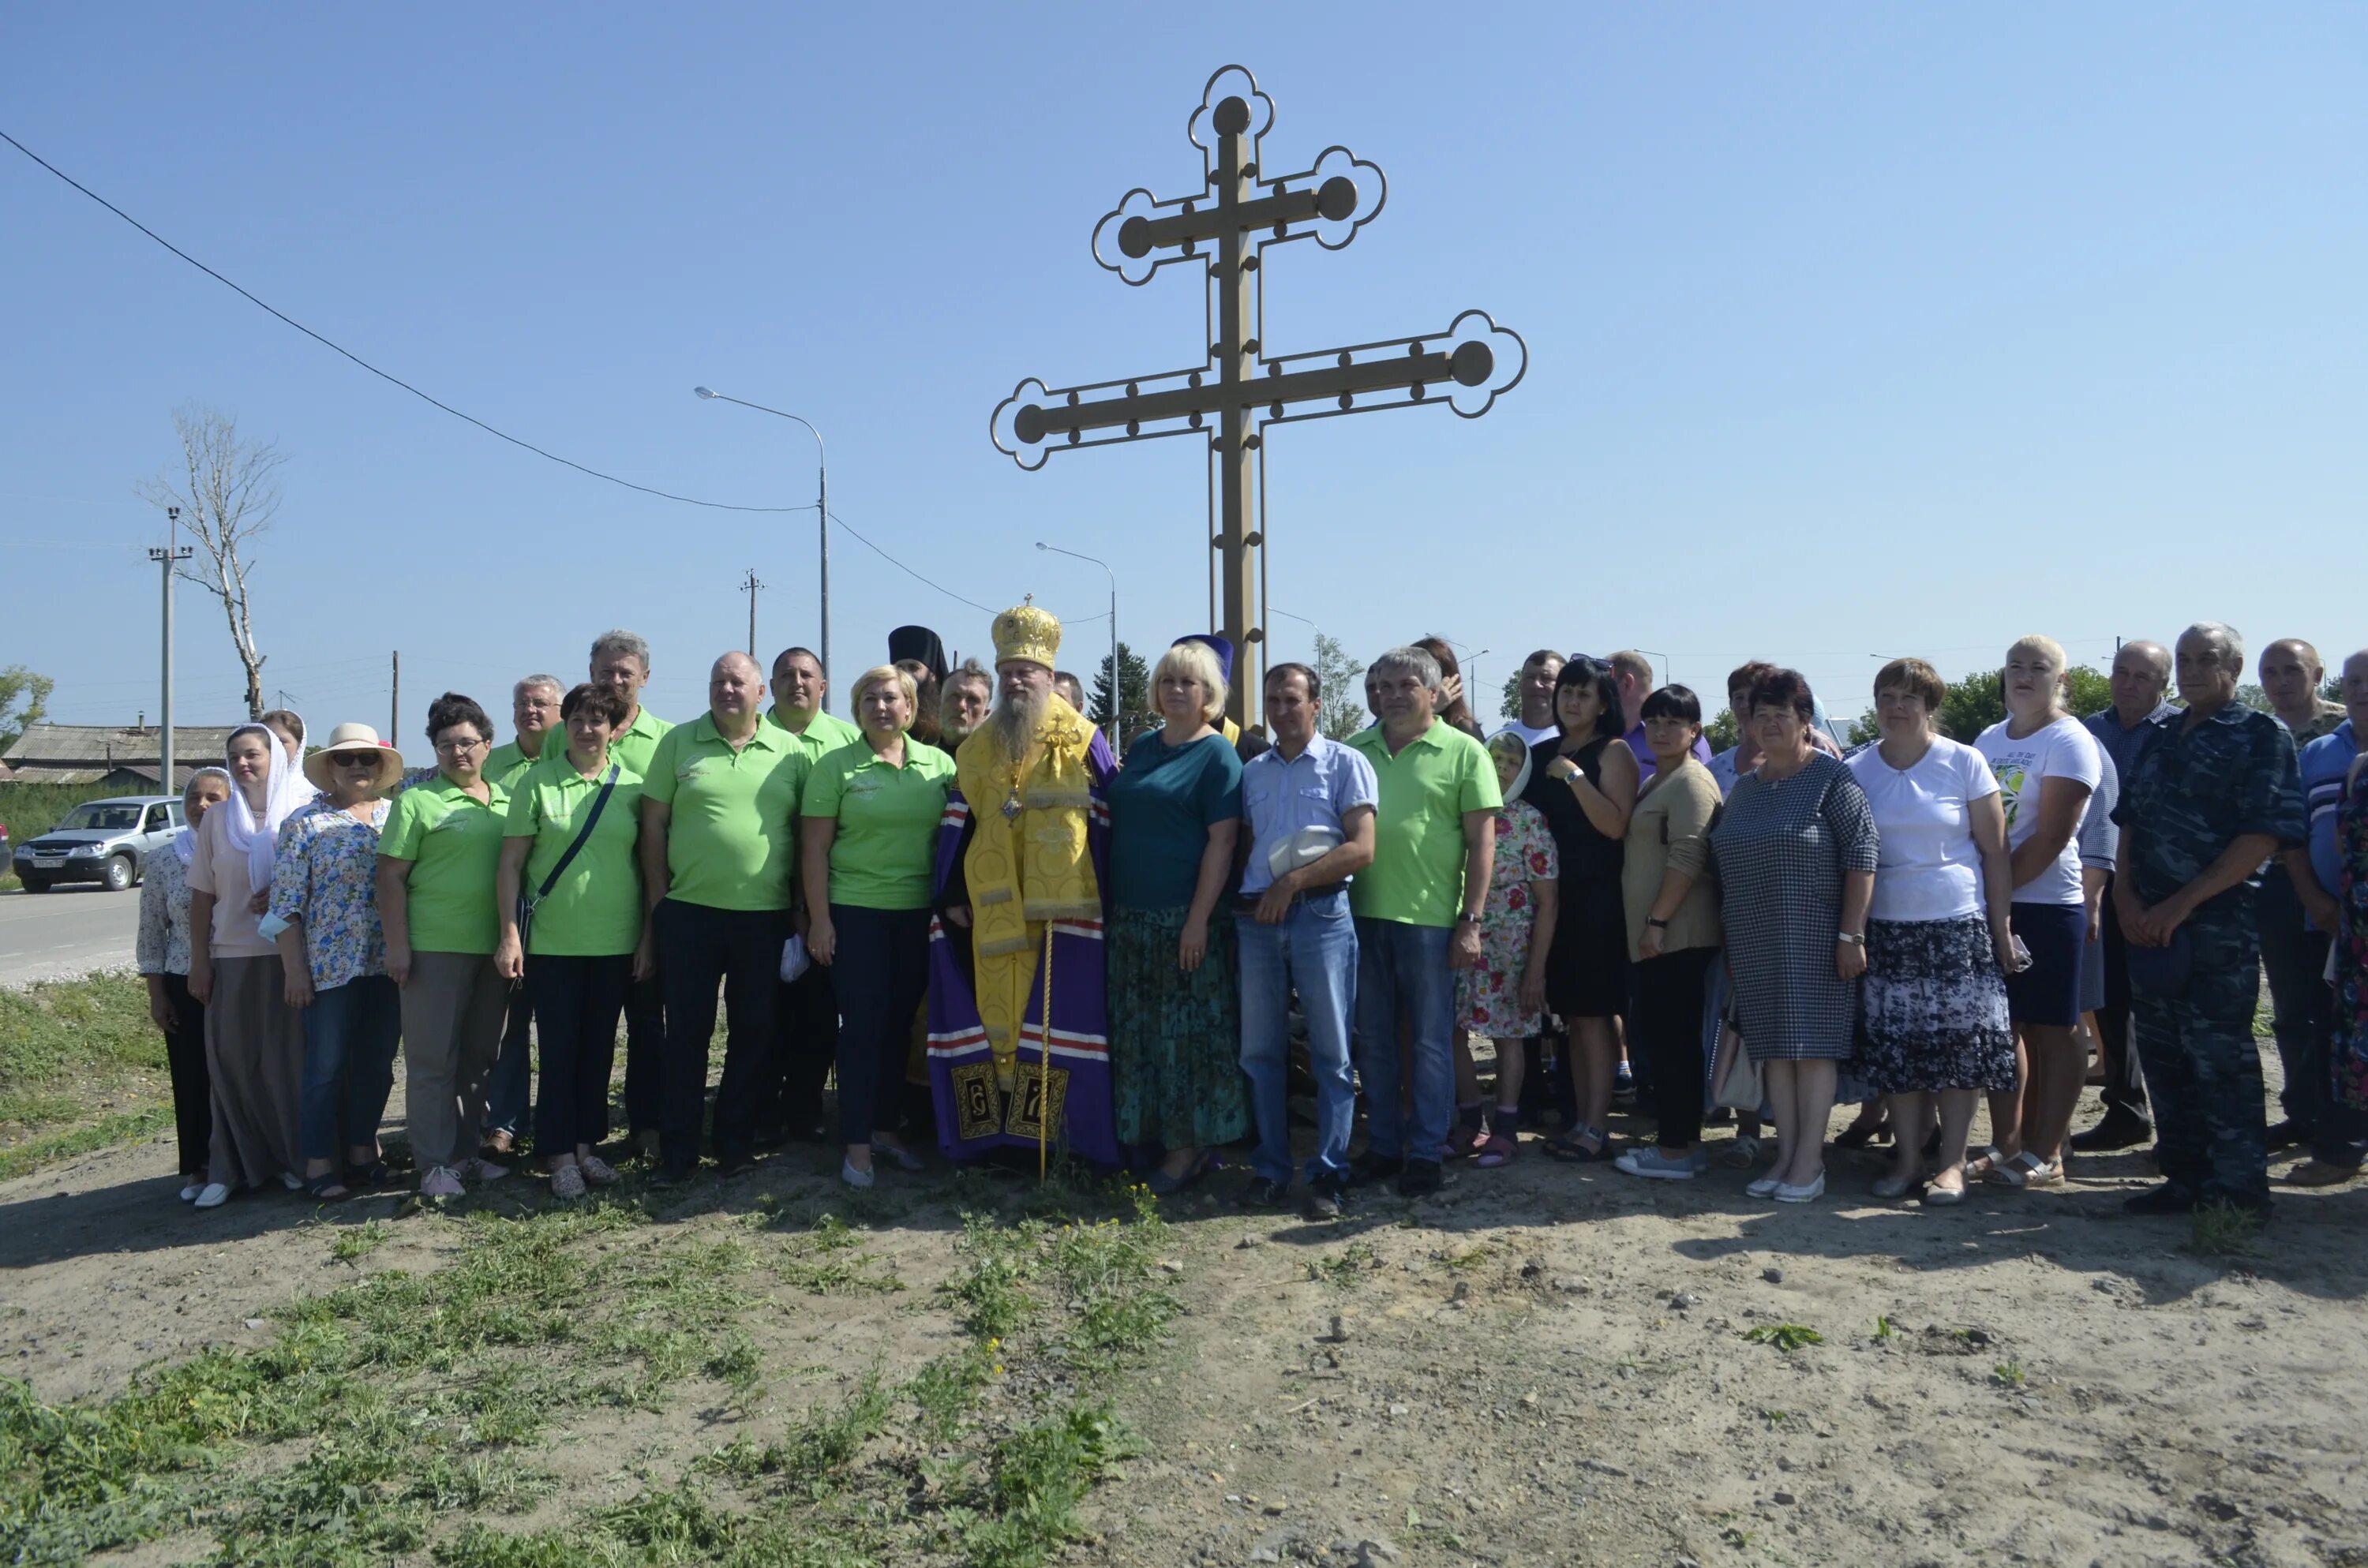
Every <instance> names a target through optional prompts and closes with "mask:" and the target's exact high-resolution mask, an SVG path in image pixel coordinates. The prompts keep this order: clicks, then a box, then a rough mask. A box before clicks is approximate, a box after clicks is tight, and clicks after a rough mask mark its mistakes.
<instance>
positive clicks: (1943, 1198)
mask: <svg viewBox="0 0 2368 1568" xmlns="http://www.w3.org/2000/svg"><path fill="white" fill-rule="evenodd" d="M1964 1200H1965V1189H1964V1187H1942V1186H1941V1184H1940V1183H1939V1182H1937V1181H1935V1182H1927V1183H1925V1185H1924V1199H1923V1201H1924V1207H1925V1208H1927V1209H1947V1208H1951V1207H1952V1206H1953V1205H1956V1204H1959V1203H1963V1202H1964Z"/></svg>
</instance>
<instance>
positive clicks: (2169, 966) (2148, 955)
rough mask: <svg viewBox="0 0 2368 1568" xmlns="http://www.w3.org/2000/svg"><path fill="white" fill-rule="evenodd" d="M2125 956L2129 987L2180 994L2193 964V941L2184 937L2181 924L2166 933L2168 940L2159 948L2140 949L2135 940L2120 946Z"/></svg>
mask: <svg viewBox="0 0 2368 1568" xmlns="http://www.w3.org/2000/svg"><path fill="white" fill-rule="evenodd" d="M2123 952H2124V954H2125V955H2126V956H2127V961H2128V965H2129V974H2130V988H2131V989H2132V990H2134V991H2143V992H2145V993H2146V994H2147V995H2149V996H2173V997H2176V996H2184V995H2186V994H2187V985H2188V982H2189V980H2190V979H2191V978H2192V971H2193V970H2194V967H2195V944H2194V943H2192V942H2191V941H2189V940H2188V938H2187V927H2186V926H2180V928H2179V929H2178V930H2176V931H2173V932H2172V933H2171V934H2170V940H2169V943H2167V944H2166V945H2164V946H2162V947H2159V948H2141V947H2139V946H2138V945H2137V944H2136V943H2135V942H2132V943H2130V944H2129V945H2128V946H2127V947H2126V948H2124V949H2123Z"/></svg>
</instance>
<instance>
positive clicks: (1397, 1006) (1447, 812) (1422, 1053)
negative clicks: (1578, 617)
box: [1348, 647, 1505, 1198]
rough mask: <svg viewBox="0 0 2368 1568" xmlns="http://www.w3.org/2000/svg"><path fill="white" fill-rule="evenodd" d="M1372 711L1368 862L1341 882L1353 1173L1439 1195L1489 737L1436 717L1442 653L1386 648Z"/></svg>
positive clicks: (1484, 843) (1357, 739)
mask: <svg viewBox="0 0 2368 1568" xmlns="http://www.w3.org/2000/svg"><path fill="white" fill-rule="evenodd" d="M1365 682H1366V689H1367V690H1368V691H1370V692H1372V695H1373V699H1374V702H1375V706H1376V707H1377V709H1378V710H1379V711H1380V713H1381V718H1382V722H1380V723H1379V724H1376V725H1374V726H1373V727H1372V728H1371V729H1369V730H1360V731H1359V732H1358V733H1356V734H1354V735H1351V736H1349V742H1348V744H1349V745H1351V746H1354V747H1355V748H1357V750H1359V751H1360V752H1362V753H1363V754H1364V756H1365V759H1366V760H1367V761H1368V762H1371V763H1372V765H1373V776H1374V778H1375V780H1376V783H1377V784H1378V786H1379V795H1380V800H1379V802H1378V803H1377V805H1376V806H1375V808H1374V817H1373V830H1374V831H1373V863H1372V865H1370V866H1368V867H1366V868H1365V869H1363V870H1362V871H1360V872H1359V873H1358V874H1357V880H1356V881H1353V882H1351V883H1349V912H1350V913H1351V914H1353V915H1355V916H1356V918H1357V1070H1358V1072H1359V1073H1360V1074H1361V1075H1362V1076H1363V1078H1364V1081H1365V1095H1366V1099H1367V1103H1368V1113H1367V1121H1366V1144H1365V1153H1362V1154H1360V1155H1359V1156H1358V1157H1357V1159H1356V1160H1355V1161H1354V1162H1352V1163H1351V1165H1349V1179H1350V1180H1351V1181H1353V1182H1373V1181H1380V1180H1382V1179H1383V1178H1385V1177H1387V1176H1397V1178H1398V1191H1399V1192H1400V1193H1402V1194H1404V1195H1405V1196H1406V1197H1408V1198H1417V1197H1420V1196H1421V1195H1422V1194H1424V1193H1428V1192H1436V1191H1438V1190H1439V1187H1440V1183H1441V1181H1442V1175H1441V1163H1442V1161H1443V1160H1444V1158H1445V1155H1446V1149H1447V1134H1448V1130H1449V1128H1450V1126H1451V1125H1452V1122H1453V1120H1454V1116H1455V1058H1454V1043H1455V975H1454V973H1453V971H1456V970H1459V969H1469V968H1470V967H1471V966H1472V965H1473V963H1474V961H1475V960H1478V958H1479V956H1480V916H1481V915H1482V913H1483V912H1484V911H1485V910H1486V908H1487V907H1488V873H1489V870H1490V868H1491V865H1492V863H1493V861H1494V859H1495V857H1496V843H1497V829H1496V820H1497V810H1498V808H1500V807H1501V806H1503V804H1504V803H1505V802H1504V796H1503V794H1502V792H1501V791H1500V790H1498V788H1497V768H1496V765H1495V764H1494V763H1492V762H1490V761H1489V760H1488V751H1487V748H1486V747H1485V746H1483V745H1482V744H1480V743H1479V742H1478V741H1475V740H1474V739H1473V738H1472V737H1471V736H1469V735H1467V734H1465V733H1463V731H1461V730H1459V729H1456V728H1455V727H1454V726H1453V725H1452V724H1442V723H1440V722H1439V718H1438V706H1439V685H1440V669H1439V661H1438V660H1436V659H1434V658H1432V657H1431V656H1430V654H1429V653H1426V652H1424V651H1423V650H1422V649H1420V648H1414V647H1406V648H1393V649H1391V650H1390V651H1389V652H1388V653H1383V655H1382V656H1381V657H1380V658H1378V659H1376V660H1374V661H1373V667H1372V670H1371V671H1370V672H1368V674H1367V675H1366V677H1365ZM1401 1010H1403V1011H1404V1012H1405V1013H1406V1017H1408V1018H1409V1019H1410V1020H1411V1022H1412V1025H1413V1029H1414V1113H1413V1116H1412V1118H1411V1122H1412V1125H1411V1126H1404V1125H1402V1121H1403V1120H1404V1119H1402V1117H1401V1115H1400V1112H1399V1110H1398V1029H1397V1018H1398V1015H1399V1012H1400V1011H1401Z"/></svg>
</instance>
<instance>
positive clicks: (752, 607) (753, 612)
mask: <svg viewBox="0 0 2368 1568" xmlns="http://www.w3.org/2000/svg"><path fill="white" fill-rule="evenodd" d="M740 586H741V587H742V588H743V589H744V590H746V593H747V595H748V656H749V657H750V658H752V659H753V658H755V657H756V656H757V589H759V588H761V587H763V586H764V584H762V583H760V582H758V581H757V569H756V568H755V567H754V566H751V567H749V568H748V574H747V575H746V577H743V578H742V579H741V580H740Z"/></svg>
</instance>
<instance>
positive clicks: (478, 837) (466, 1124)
mask: <svg viewBox="0 0 2368 1568" xmlns="http://www.w3.org/2000/svg"><path fill="white" fill-rule="evenodd" d="M427 739H428V742H429V744H432V745H433V746H434V747H435V748H436V771H435V773H434V774H433V775H432V776H430V777H429V778H426V779H423V780H421V781H420V782H419V783H416V784H414V785H412V786H411V787H410V788H409V789H407V790H404V792H403V793H402V794H400V795H397V796H396V797H395V798H394V809H393V811H392V812H389V813H388V816H387V821H386V827H385V830H384V831H383V832H381V834H380V835H379V840H378V917H379V924H380V926H382V927H383V928H384V930H385V932H386V972H387V977H388V978H389V979H391V980H393V982H394V983H395V984H396V985H397V986H399V987H400V988H401V991H400V995H401V996H402V1000H403V1060H404V1081H403V1082H404V1103H405V1104H406V1106H407V1107H408V1110H407V1111H406V1113H405V1114H406V1115H407V1117H408V1119H409V1120H410V1124H411V1152H412V1154H413V1156H414V1157H415V1158H416V1160H417V1161H418V1162H419V1171H420V1182H419V1190H420V1191H421V1192H423V1193H426V1194H427V1196H429V1197H431V1198H455V1197H458V1196H459V1195H460V1193H461V1177H462V1176H475V1177H477V1179H479V1180H481V1181H488V1180H492V1179H493V1178H495V1177H496V1176H507V1175H508V1174H509V1173H508V1172H507V1170H505V1169H504V1168H503V1167H501V1166H500V1165H495V1164H493V1163H492V1162H490V1161H487V1160H484V1159H481V1158H479V1157H478V1155H477V1124H478V1123H479V1122H481V1121H483V1120H484V1119H485V1082H486V1080H487V1079H488V1078H489V1077H491V1076H492V1074H493V1071H494V1058H495V1055H496V1054H498V1053H499V1051H500V1050H501V1044H502V1007H503V1005H504V1003H505V1001H506V1000H507V992H506V990H505V988H504V986H503V984H502V978H501V976H500V975H499V974H496V973H495V971H494V937H495V921H494V873H495V868H496V867H497V866H498V865H499V864H500V861H501V857H502V823H503V820H504V819H505V818H506V817H507V815H508V814H509V809H510V797H509V791H508V790H504V789H503V788H502V787H501V786H500V785H498V784H495V783H494V782H493V781H492V780H490V779H488V778H485V777H484V775H483V773H482V772H481V771H480V769H481V768H482V767H484V761H485V757H486V756H487V754H488V753H490V752H491V751H492V750H493V744H494V726H493V722H492V721H491V720H489V719H487V718H486V717H485V710H484V709H483V708H480V707H478V706H477V705H476V704H475V703H474V702H472V701H471V700H470V699H468V698H465V697H463V696H461V694H460V693H459V692H455V691H448V692H446V693H445V694H444V695H443V696H441V697H439V698H438V699H436V700H435V701H433V702H431V703H429V704H428V705H427ZM464 1141H465V1142H464Z"/></svg>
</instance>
